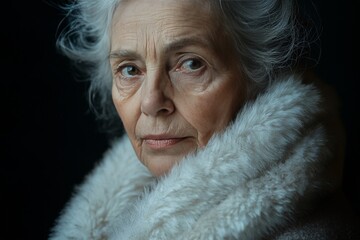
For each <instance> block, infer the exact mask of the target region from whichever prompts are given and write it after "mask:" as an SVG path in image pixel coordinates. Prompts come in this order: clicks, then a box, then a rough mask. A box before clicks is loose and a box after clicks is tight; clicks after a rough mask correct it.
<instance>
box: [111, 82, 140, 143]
mask: <svg viewBox="0 0 360 240" xmlns="http://www.w3.org/2000/svg"><path fill="white" fill-rule="evenodd" d="M112 98H113V102H114V105H115V108H116V111H117V113H118V115H119V117H120V119H121V121H122V123H123V126H124V128H125V131H126V133H127V134H128V135H129V138H130V140H131V141H133V140H135V126H136V123H137V120H138V118H139V117H138V116H139V110H138V109H140V107H139V106H140V105H139V104H140V103H139V101H137V99H136V97H135V96H133V97H131V98H127V99H123V98H121V97H120V96H119V93H118V91H117V88H116V87H115V86H114V87H113V90H112Z"/></svg>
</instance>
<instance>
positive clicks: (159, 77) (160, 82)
mask: <svg viewBox="0 0 360 240" xmlns="http://www.w3.org/2000/svg"><path fill="white" fill-rule="evenodd" d="M169 88H171V86H170V84H169V80H168V78H167V76H166V73H165V71H163V70H162V68H161V67H159V66H151V67H149V68H148V69H147V76H146V79H145V81H144V84H143V87H142V91H141V111H142V112H143V113H144V114H146V115H151V116H156V115H158V114H159V113H167V114H169V113H171V112H172V111H173V110H174V107H173V103H172V99H171V96H170V89H169Z"/></svg>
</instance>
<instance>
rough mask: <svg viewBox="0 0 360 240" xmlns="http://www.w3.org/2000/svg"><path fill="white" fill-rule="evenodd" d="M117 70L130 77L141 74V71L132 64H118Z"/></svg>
mask: <svg viewBox="0 0 360 240" xmlns="http://www.w3.org/2000/svg"><path fill="white" fill-rule="evenodd" d="M117 71H118V72H120V74H121V75H122V76H123V77H125V78H131V77H135V76H137V75H140V74H141V71H140V70H139V69H138V68H137V67H136V66H133V65H125V66H120V67H119V68H118V70H117Z"/></svg>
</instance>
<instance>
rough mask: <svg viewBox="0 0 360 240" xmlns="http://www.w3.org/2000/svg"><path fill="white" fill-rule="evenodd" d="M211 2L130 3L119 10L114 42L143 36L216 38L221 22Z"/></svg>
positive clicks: (132, 0)
mask: <svg viewBox="0 0 360 240" xmlns="http://www.w3.org/2000/svg"><path fill="white" fill-rule="evenodd" d="M214 15H215V14H212V11H211V7H210V3H209V1H207V0H126V1H124V2H121V4H120V5H119V6H118V8H117V9H116V10H115V13H114V16H113V21H112V31H111V34H112V40H113V42H114V41H115V40H116V41H119V40H122V39H127V40H136V39H137V38H138V37H139V36H144V35H146V36H147V37H149V36H152V37H154V39H160V40H162V41H167V40H168V39H174V38H178V37H182V36H183V35H184V34H186V35H188V36H194V37H202V38H204V37H205V38H208V39H207V40H208V41H211V39H213V38H215V35H217V34H218V33H219V32H218V30H219V28H218V25H219V24H218V21H216V18H215V17H214Z"/></svg>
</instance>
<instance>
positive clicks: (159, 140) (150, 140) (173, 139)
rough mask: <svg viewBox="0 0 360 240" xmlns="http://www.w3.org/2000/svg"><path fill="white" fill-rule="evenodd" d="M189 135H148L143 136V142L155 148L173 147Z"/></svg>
mask: <svg viewBox="0 0 360 240" xmlns="http://www.w3.org/2000/svg"><path fill="white" fill-rule="evenodd" d="M185 139H187V137H177V136H169V135H147V136H145V137H143V138H142V141H143V144H145V145H146V146H147V147H149V148H151V149H154V150H161V149H167V148H171V147H173V146H174V145H176V144H178V143H180V142H182V141H184V140H185Z"/></svg>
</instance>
